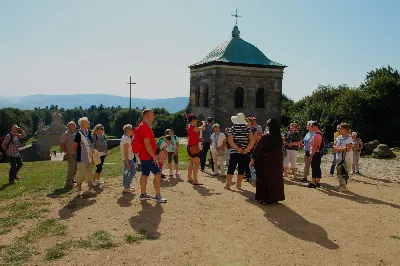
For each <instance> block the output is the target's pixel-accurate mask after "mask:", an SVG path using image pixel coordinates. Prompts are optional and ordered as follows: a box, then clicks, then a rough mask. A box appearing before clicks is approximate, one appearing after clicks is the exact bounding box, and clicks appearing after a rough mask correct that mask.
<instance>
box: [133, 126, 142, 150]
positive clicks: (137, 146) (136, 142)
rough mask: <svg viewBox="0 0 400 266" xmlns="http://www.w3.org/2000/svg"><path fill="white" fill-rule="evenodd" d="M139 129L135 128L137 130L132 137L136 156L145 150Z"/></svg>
mask: <svg viewBox="0 0 400 266" xmlns="http://www.w3.org/2000/svg"><path fill="white" fill-rule="evenodd" d="M138 128H139V127H137V128H135V130H133V135H132V143H131V145H132V152H133V153H135V154H138V153H139V152H141V151H142V149H143V143H140V141H139V130H138Z"/></svg>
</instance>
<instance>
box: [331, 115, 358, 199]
mask: <svg viewBox="0 0 400 266" xmlns="http://www.w3.org/2000/svg"><path fill="white" fill-rule="evenodd" d="M349 130H350V125H349V124H346V123H342V124H340V128H339V134H340V135H339V136H338V137H337V138H336V143H335V145H334V146H333V151H334V152H335V153H336V154H335V155H336V164H337V165H338V164H340V163H341V162H342V161H343V156H345V157H344V166H345V169H346V171H347V174H343V172H342V170H341V169H342V168H339V169H338V168H337V176H338V178H339V188H338V190H339V191H341V192H342V191H346V190H347V180H348V178H349V173H350V170H351V167H352V163H353V151H352V148H353V139H352V138H351V136H350V134H349Z"/></svg>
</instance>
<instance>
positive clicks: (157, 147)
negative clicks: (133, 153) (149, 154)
mask: <svg viewBox="0 0 400 266" xmlns="http://www.w3.org/2000/svg"><path fill="white" fill-rule="evenodd" d="M164 141H165V140H164V138H160V139H159V140H158V141H157V146H156V154H160V151H161V150H160V147H161V143H163V142H164Z"/></svg>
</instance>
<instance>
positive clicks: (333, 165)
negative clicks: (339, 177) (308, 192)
mask: <svg viewBox="0 0 400 266" xmlns="http://www.w3.org/2000/svg"><path fill="white" fill-rule="evenodd" d="M335 169H336V153H334V154H333V161H332V165H331V170H330V171H329V173H330V174H331V175H333V174H334V173H335Z"/></svg>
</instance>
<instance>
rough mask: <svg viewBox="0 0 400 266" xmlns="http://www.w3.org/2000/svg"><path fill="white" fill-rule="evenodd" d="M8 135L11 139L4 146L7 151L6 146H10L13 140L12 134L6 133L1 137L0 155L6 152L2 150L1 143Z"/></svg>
mask: <svg viewBox="0 0 400 266" xmlns="http://www.w3.org/2000/svg"><path fill="white" fill-rule="evenodd" d="M8 135H10V136H11V138H10V140H9V141H8V143H7V144H6V146H7V149H8V146H10V143H11V141H12V140H13V138H14V136H13V135H12V134H10V133H8V134H7V135H5V136H3V137H1V138H0V151H1V153H6V151H7V150H3V141H4V139H5V138H6V137H7V136H8Z"/></svg>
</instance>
